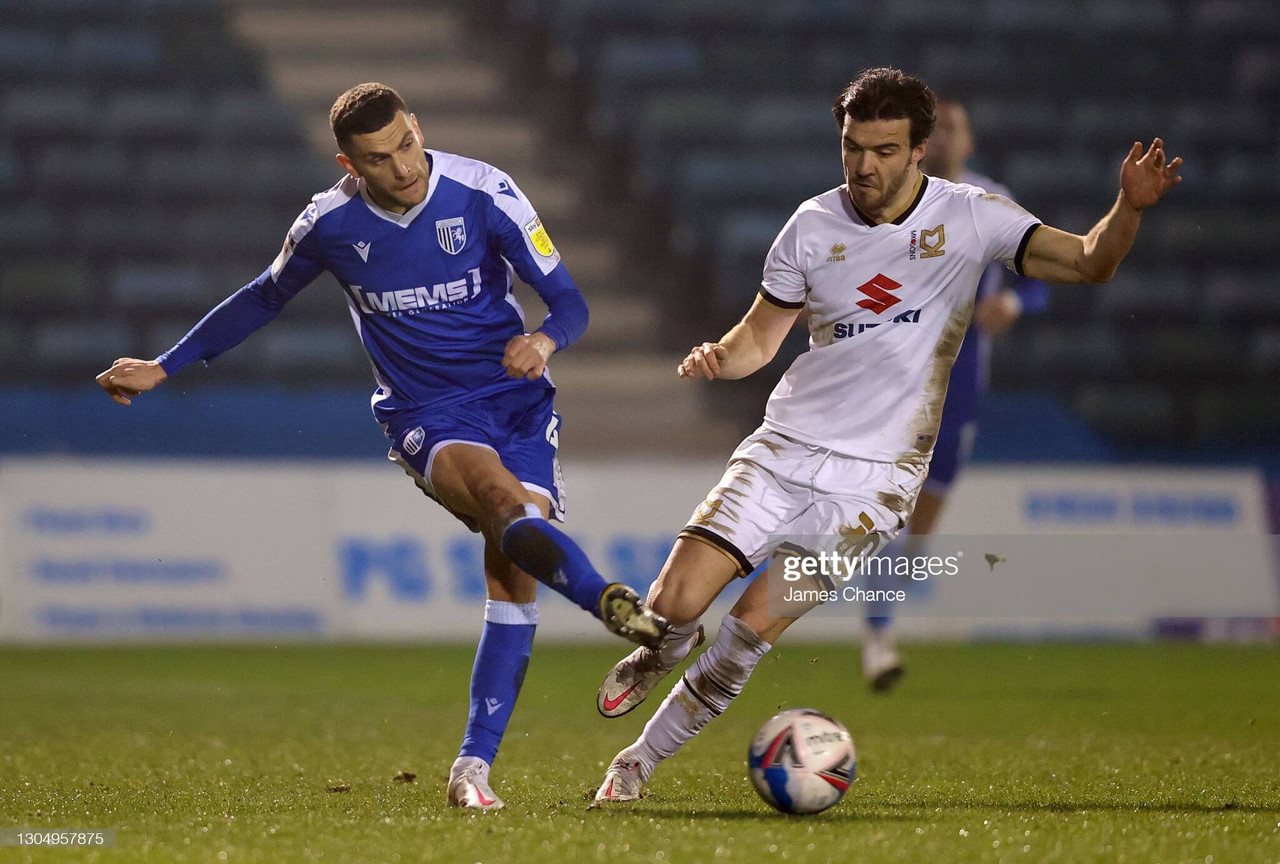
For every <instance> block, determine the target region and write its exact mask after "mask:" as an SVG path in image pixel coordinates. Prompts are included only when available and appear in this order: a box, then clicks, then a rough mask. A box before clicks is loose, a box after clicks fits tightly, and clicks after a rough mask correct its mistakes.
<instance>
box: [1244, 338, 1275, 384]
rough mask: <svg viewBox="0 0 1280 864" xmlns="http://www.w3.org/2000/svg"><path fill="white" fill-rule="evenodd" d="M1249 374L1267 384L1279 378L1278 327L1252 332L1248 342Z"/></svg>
mask: <svg viewBox="0 0 1280 864" xmlns="http://www.w3.org/2000/svg"><path fill="white" fill-rule="evenodd" d="M1249 372H1250V374H1251V375H1253V376H1254V377H1255V378H1256V379H1257V380H1259V381H1265V382H1267V383H1268V384H1270V383H1271V382H1274V381H1275V379H1276V377H1277V376H1280V326H1271V327H1265V328H1261V329H1258V330H1256V331H1254V334H1253V336H1252V338H1251V339H1250V342H1249Z"/></svg>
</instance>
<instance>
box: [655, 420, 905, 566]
mask: <svg viewBox="0 0 1280 864" xmlns="http://www.w3.org/2000/svg"><path fill="white" fill-rule="evenodd" d="M927 472H928V466H926V465H921V464H914V463H910V462H872V461H869V460H866V459H858V458H855V457H853V456H844V455H841V454H839V453H833V452H832V451H830V450H828V449H826V448H825V447H815V446H812V445H810V444H804V443H801V442H799V441H796V440H794V439H792V438H787V437H786V436H784V435H781V434H779V433H778V432H775V431H773V430H772V429H766V428H764V427H761V428H760V429H757V430H756V431H755V432H754V433H753V434H752V435H750V436H748V437H747V439H746V440H745V441H743V442H742V443H741V444H740V445H738V449H737V450H736V451H734V454H733V456H732V457H731V458H730V459H729V465H728V467H727V468H726V469H725V472H724V476H723V477H722V478H720V482H719V484H717V485H716V487H715V488H714V489H712V490H711V493H710V494H709V495H708V496H707V500H706V501H704V502H702V503H701V504H699V505H698V508H697V509H696V510H694V511H693V518H691V519H690V520H689V524H688V525H686V526H685V528H684V530H683V531H681V532H680V536H681V537H692V538H695V539H698V540H702V541H704V542H707V543H710V544H711V545H713V546H715V547H716V548H718V549H719V550H720V551H722V552H724V553H725V554H726V555H727V556H728V557H729V558H731V559H732V560H733V562H734V563H735V564H736V565H737V567H738V570H739V573H738V575H739V576H746V575H747V574H749V573H751V572H752V571H753V570H755V568H756V567H757V566H758V565H759V564H760V563H762V562H763V561H764V560H765V559H766V558H768V557H769V554H770V553H771V552H772V551H773V550H774V548H775V547H777V546H778V545H779V544H780V543H781V542H783V541H784V540H786V539H788V538H797V540H793V541H792V542H798V543H799V545H802V546H803V547H804V548H807V549H810V550H811V551H835V550H836V548H837V547H838V548H839V551H840V552H841V553H842V554H845V555H850V554H855V555H856V554H858V552H861V551H864V550H865V552H866V554H869V555H870V554H874V553H875V552H876V550H878V549H880V548H882V547H883V546H884V544H885V543H888V542H889V541H890V540H892V539H893V537H894V536H895V535H896V534H897V533H898V531H899V530H901V529H902V527H903V526H904V525H906V524H907V519H908V517H910V515H911V511H912V509H913V508H914V507H915V503H916V496H918V495H919V494H920V487H921V486H922V485H923V484H924V478H925V475H926V473H927ZM799 538H805V540H806V542H799ZM815 543H816V545H818V546H820V547H823V548H821V549H815V548H813V546H814V545H815ZM827 546H830V547H831V548H830V549H829V550H828V549H826V548H825V547H827Z"/></svg>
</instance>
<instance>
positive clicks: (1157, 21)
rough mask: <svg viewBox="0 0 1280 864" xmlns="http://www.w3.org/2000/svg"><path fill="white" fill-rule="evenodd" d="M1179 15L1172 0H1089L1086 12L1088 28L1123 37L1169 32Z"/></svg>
mask: <svg viewBox="0 0 1280 864" xmlns="http://www.w3.org/2000/svg"><path fill="white" fill-rule="evenodd" d="M1176 18H1177V12H1176V10H1175V9H1174V6H1173V3H1172V2H1170V0H1126V2H1124V3H1116V2H1114V0H1090V2H1089V4H1088V6H1087V7H1086V12H1085V20H1086V21H1087V22H1088V24H1087V25H1086V26H1087V27H1088V28H1089V29H1091V30H1094V31H1096V32H1105V33H1108V34H1112V33H1115V34H1118V35H1122V36H1128V35H1130V34H1132V33H1135V32H1137V33H1143V34H1144V35H1145V34H1150V33H1166V32H1168V31H1169V30H1171V29H1172V28H1173V27H1174V24H1175V22H1176Z"/></svg>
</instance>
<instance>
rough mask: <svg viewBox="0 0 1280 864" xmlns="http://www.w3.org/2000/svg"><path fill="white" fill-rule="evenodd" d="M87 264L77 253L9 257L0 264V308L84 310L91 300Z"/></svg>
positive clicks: (21, 311) (14, 309) (54, 310)
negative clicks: (39, 256)
mask: <svg viewBox="0 0 1280 864" xmlns="http://www.w3.org/2000/svg"><path fill="white" fill-rule="evenodd" d="M94 287H95V286H94V283H93V279H92V277H91V275H90V271H89V266H88V264H87V263H86V262H85V261H83V260H81V259H79V258H77V257H74V256H73V257H48V258H30V257H24V258H16V257H15V258H8V259H6V260H5V262H4V264H3V265H2V266H0V309H3V310H6V311H8V312H11V313H18V314H21V313H28V312H31V311H32V310H36V311H38V312H39V313H41V314H44V313H47V312H63V311H80V312H82V311H84V310H85V309H86V308H91V307H92V306H93V305H95V304H94V302H93V301H94Z"/></svg>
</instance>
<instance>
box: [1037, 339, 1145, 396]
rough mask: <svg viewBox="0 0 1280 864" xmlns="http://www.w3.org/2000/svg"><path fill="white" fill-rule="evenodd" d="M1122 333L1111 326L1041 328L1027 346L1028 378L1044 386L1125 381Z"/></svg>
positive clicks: (1126, 369)
mask: <svg viewBox="0 0 1280 864" xmlns="http://www.w3.org/2000/svg"><path fill="white" fill-rule="evenodd" d="M1126 349H1127V346H1126V344H1125V340H1124V339H1123V337H1122V336H1121V334H1120V331H1119V330H1117V329H1115V328H1113V327H1109V326H1098V325H1083V326H1073V327H1064V326H1052V327H1038V328H1037V329H1036V331H1035V333H1034V336H1033V338H1031V339H1030V340H1029V344H1028V345H1027V355H1026V357H1025V360H1024V362H1025V364H1026V367H1027V375H1028V376H1029V377H1030V378H1031V380H1033V381H1038V382H1040V383H1041V385H1042V386H1043V385H1052V384H1054V383H1057V384H1064V383H1068V384H1069V383H1075V382H1081V381H1116V380H1122V379H1123V378H1124V377H1125V376H1126V374H1127V372H1128V368H1129V361H1128V356H1127V354H1128V352H1127V350H1126Z"/></svg>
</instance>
